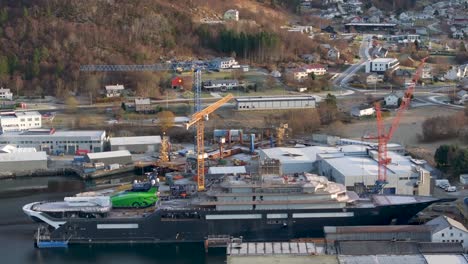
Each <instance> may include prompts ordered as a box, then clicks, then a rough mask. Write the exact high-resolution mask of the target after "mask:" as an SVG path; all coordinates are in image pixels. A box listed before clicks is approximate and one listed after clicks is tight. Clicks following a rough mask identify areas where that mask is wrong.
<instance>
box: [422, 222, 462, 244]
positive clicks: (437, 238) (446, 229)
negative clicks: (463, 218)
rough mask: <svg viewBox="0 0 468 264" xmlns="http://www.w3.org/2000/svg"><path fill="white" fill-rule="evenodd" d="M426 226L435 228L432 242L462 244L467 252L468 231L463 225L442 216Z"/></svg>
mask: <svg viewBox="0 0 468 264" xmlns="http://www.w3.org/2000/svg"><path fill="white" fill-rule="evenodd" d="M426 225H429V226H433V229H432V242H442V243H461V244H462V245H463V248H464V249H465V250H467V249H468V231H467V230H466V227H465V226H463V224H462V223H460V222H458V221H456V220H454V219H452V218H450V217H447V216H445V215H442V216H439V217H437V218H435V219H433V220H431V221H429V222H427V223H426Z"/></svg>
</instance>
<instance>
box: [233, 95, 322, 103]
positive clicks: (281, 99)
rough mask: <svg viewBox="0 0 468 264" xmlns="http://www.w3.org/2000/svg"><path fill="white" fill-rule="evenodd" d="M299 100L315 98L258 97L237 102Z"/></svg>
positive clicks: (240, 99)
mask: <svg viewBox="0 0 468 264" xmlns="http://www.w3.org/2000/svg"><path fill="white" fill-rule="evenodd" d="M298 100H314V101H315V97H313V96H257V97H242V98H236V101H237V102H262V101H298Z"/></svg>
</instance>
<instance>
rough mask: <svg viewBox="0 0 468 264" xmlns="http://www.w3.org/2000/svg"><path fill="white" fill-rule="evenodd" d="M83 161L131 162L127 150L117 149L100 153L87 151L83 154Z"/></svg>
mask: <svg viewBox="0 0 468 264" xmlns="http://www.w3.org/2000/svg"><path fill="white" fill-rule="evenodd" d="M85 161H86V162H89V163H104V165H109V164H122V165H127V164H132V163H133V161H132V154H130V152H129V151H128V150H117V151H108V152H100V153H88V154H86V156H85Z"/></svg>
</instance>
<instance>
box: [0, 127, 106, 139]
mask: <svg viewBox="0 0 468 264" xmlns="http://www.w3.org/2000/svg"><path fill="white" fill-rule="evenodd" d="M105 134H106V131H104V130H68V131H55V132H54V133H51V132H50V130H49V129H47V130H31V131H24V132H8V133H4V134H1V135H0V137H3V138H9V137H25V138H27V137H38V136H42V137H48V138H49V137H90V138H91V139H96V140H100V139H101V137H103V136H104V135H105Z"/></svg>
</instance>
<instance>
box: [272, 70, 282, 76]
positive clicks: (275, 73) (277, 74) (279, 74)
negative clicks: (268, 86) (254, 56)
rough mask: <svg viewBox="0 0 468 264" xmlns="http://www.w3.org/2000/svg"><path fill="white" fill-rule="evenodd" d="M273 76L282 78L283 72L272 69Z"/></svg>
mask: <svg viewBox="0 0 468 264" xmlns="http://www.w3.org/2000/svg"><path fill="white" fill-rule="evenodd" d="M271 76H273V77H275V78H280V77H281V72H279V71H276V70H275V71H272V72H271Z"/></svg>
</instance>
